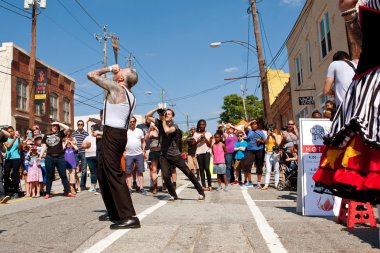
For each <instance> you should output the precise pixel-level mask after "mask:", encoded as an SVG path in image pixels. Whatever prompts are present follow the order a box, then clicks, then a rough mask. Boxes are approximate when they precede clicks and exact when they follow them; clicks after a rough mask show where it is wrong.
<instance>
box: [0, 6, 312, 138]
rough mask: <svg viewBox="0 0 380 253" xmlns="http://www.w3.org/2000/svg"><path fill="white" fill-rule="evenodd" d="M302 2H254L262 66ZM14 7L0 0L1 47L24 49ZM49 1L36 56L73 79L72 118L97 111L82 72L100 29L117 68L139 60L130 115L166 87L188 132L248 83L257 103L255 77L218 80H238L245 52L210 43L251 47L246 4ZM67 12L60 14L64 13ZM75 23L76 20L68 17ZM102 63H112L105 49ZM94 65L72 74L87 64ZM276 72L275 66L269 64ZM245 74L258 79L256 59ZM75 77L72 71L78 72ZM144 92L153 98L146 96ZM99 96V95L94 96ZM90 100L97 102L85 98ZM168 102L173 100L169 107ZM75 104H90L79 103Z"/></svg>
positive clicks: (23, 27) (282, 62)
mask: <svg viewBox="0 0 380 253" xmlns="http://www.w3.org/2000/svg"><path fill="white" fill-rule="evenodd" d="M304 1H305V0H258V1H257V2H258V4H257V6H258V11H259V13H260V17H261V19H260V22H261V25H262V33H263V34H262V39H263V46H264V55H265V58H266V62H267V63H269V62H270V61H271V59H272V56H271V55H275V54H276V53H277V51H278V50H279V48H280V47H281V46H282V44H283V43H284V41H285V39H286V37H287V36H288V34H289V32H290V30H291V29H292V27H293V25H294V23H295V21H296V19H297V17H298V15H299V13H300V11H301V9H302V6H303V4H304ZM7 2H8V3H11V4H13V5H15V6H18V7H20V8H22V7H23V0H0V23H1V24H2V32H1V33H0V42H15V43H16V44H18V45H19V46H21V47H22V48H24V49H25V50H27V51H29V50H30V31H31V20H30V19H27V18H25V17H23V16H20V15H17V14H15V13H12V12H10V11H9V10H6V9H4V8H2V6H3V7H6V8H9V9H12V10H14V11H16V12H18V13H20V14H23V15H26V16H30V14H29V13H26V12H23V11H22V10H21V9H16V8H14V7H13V6H11V5H9V4H7ZM78 2H79V3H80V4H81V5H82V6H83V7H84V8H85V9H86V11H88V13H89V14H90V16H91V17H92V18H90V17H89V16H88V15H87V14H86V13H85V12H84V11H83V10H82V9H81V8H80V6H79V5H78V3H77V2H76V1H75V0H47V8H46V9H45V10H42V11H41V13H40V14H39V15H38V21H37V25H38V27H37V57H38V58H40V59H42V60H43V61H44V62H46V63H48V64H49V65H51V66H53V67H55V68H57V69H59V70H61V71H62V72H64V73H66V74H70V73H73V72H76V73H73V74H72V75H71V76H72V77H73V78H74V79H75V80H76V87H77V89H76V95H75V99H76V100H77V101H75V103H74V104H75V115H87V114H94V113H97V112H98V109H96V108H101V107H102V104H101V102H102V96H97V95H99V94H100V93H101V92H102V90H101V89H100V88H98V87H97V86H95V85H93V84H92V83H90V82H89V81H88V80H87V78H86V73H87V72H89V71H90V70H92V69H97V68H101V67H102V65H103V63H102V60H103V51H102V50H103V45H102V44H101V43H99V42H98V41H96V40H95V39H94V37H93V34H94V33H98V34H102V30H101V28H100V27H99V26H98V25H100V26H102V25H104V24H107V25H108V31H109V32H110V33H114V34H116V35H117V36H118V37H119V38H120V44H121V45H122V47H123V48H122V49H120V53H119V64H120V65H121V66H122V67H123V66H125V63H126V58H125V57H127V56H128V52H127V51H126V50H125V49H127V50H128V51H131V52H132V53H133V54H134V56H135V57H136V59H137V61H138V62H135V67H136V69H137V71H138V73H139V78H140V79H139V83H138V85H137V86H136V87H135V88H134V90H133V91H134V93H135V94H136V97H137V109H136V114H145V113H146V112H147V111H149V110H150V109H152V108H154V107H155V104H156V103H158V102H159V100H160V90H161V89H164V90H165V94H166V99H168V100H169V104H175V106H174V110H175V111H176V121H177V123H179V126H180V128H181V129H183V130H186V124H185V122H186V115H188V117H189V121H190V126H192V125H195V124H196V121H197V120H199V119H201V118H204V119H206V120H207V123H208V127H207V128H208V130H209V131H214V130H215V129H216V125H217V120H218V119H217V117H218V116H219V114H220V113H221V110H222V109H221V106H222V104H223V97H224V96H226V95H229V94H232V93H236V94H240V85H241V84H243V85H246V87H247V89H248V90H247V95H250V94H255V95H257V96H258V97H259V98H261V90H260V88H259V87H257V85H258V80H257V78H252V79H248V81H247V83H245V80H239V81H236V82H232V83H227V82H226V81H224V78H228V77H236V76H244V75H245V73H246V65H247V49H246V48H244V47H242V46H239V45H236V44H232V43H228V44H227V43H226V44H224V45H222V46H220V47H218V48H215V49H213V48H211V47H210V46H209V44H210V43H211V42H214V41H226V40H241V41H249V42H250V43H251V44H252V45H255V39H254V34H253V22H252V16H251V14H247V8H248V7H249V4H248V2H249V1H248V0H192V1H184V0H161V1H157V0H146V1H141V0H107V1H105V0H78ZM63 6H64V7H66V8H64V7H63ZM73 17H74V18H75V19H74V18H73ZM264 31H265V33H264ZM108 56H109V57H108V64H109V65H111V64H113V63H114V56H113V52H112V50H111V46H110V45H109V47H108ZM286 57H287V53H286V50H285V51H284V52H283V53H282V55H281V56H280V57H279V59H278V61H276V65H275V66H276V67H277V68H281V69H283V70H285V71H288V64H287V62H286ZM90 65H93V66H92V67H90V68H88V69H85V70H83V71H78V70H80V69H82V68H85V67H87V66H90ZM273 67H274V66H273ZM248 68H249V69H250V73H251V75H257V74H258V67H257V58H256V56H255V55H254V54H249V57H248ZM77 71H78V72H77ZM147 91H149V92H151V94H150V95H149V94H148V93H147ZM95 96H97V97H95ZM91 97H95V98H94V100H95V101H91V100H87V99H86V98H91ZM170 100H173V101H170ZM78 101H82V102H85V103H87V104H90V105H91V106H92V107H89V106H87V105H84V104H82V103H80V102H78Z"/></svg>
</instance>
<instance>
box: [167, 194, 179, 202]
mask: <svg viewBox="0 0 380 253" xmlns="http://www.w3.org/2000/svg"><path fill="white" fill-rule="evenodd" d="M177 199H178V196H177V195H175V196H170V198H169V199H168V201H171V202H173V201H175V200H177Z"/></svg>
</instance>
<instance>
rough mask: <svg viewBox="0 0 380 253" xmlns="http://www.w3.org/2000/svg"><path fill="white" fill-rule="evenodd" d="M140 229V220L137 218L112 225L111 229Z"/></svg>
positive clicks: (129, 218)
mask: <svg viewBox="0 0 380 253" xmlns="http://www.w3.org/2000/svg"><path fill="white" fill-rule="evenodd" d="M140 227H141V225H140V220H139V218H137V217H128V218H126V219H125V220H123V221H120V222H118V223H115V224H111V225H110V229H129V228H140Z"/></svg>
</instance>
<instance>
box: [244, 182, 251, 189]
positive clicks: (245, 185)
mask: <svg viewBox="0 0 380 253" xmlns="http://www.w3.org/2000/svg"><path fill="white" fill-rule="evenodd" d="M243 187H247V188H252V187H253V184H252V183H251V182H247V183H245V184H243Z"/></svg>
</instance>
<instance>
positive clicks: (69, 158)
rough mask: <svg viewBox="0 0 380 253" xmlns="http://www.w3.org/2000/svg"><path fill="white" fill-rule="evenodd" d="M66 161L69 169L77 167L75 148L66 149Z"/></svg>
mask: <svg viewBox="0 0 380 253" xmlns="http://www.w3.org/2000/svg"><path fill="white" fill-rule="evenodd" d="M65 161H66V166H67V169H73V168H76V167H77V163H76V159H75V150H74V148H66V149H65Z"/></svg>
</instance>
